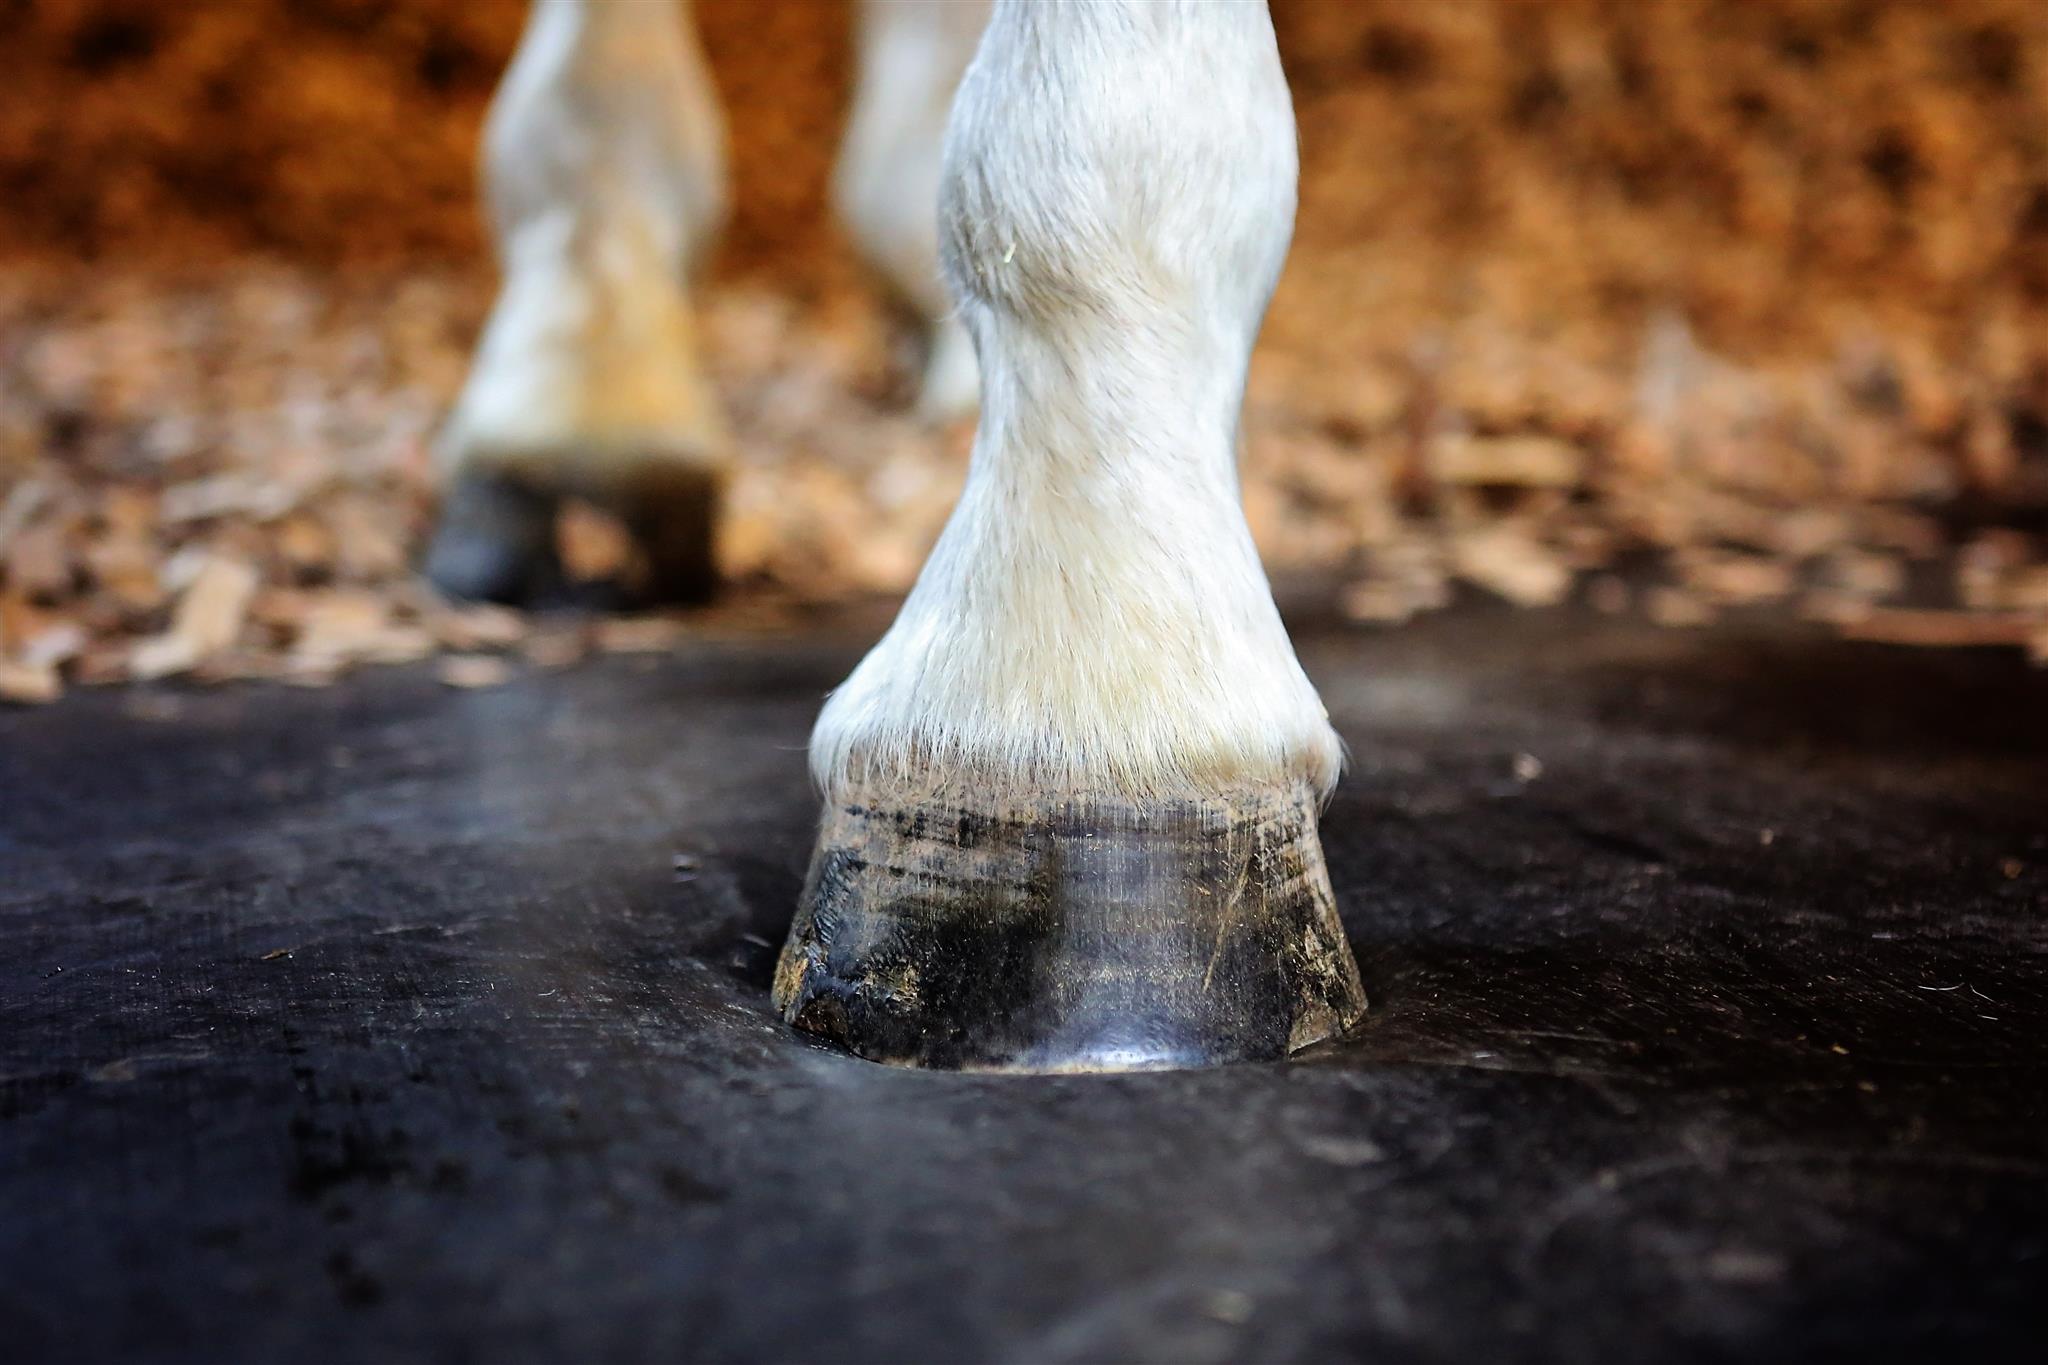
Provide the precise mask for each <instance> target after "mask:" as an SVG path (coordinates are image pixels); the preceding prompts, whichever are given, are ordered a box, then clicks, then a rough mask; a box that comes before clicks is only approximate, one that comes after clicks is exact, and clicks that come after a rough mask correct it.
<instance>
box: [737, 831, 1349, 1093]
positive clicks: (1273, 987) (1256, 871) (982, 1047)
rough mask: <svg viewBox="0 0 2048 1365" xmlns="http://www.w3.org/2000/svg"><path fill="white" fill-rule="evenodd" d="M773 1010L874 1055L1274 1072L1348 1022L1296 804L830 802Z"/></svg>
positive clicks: (1332, 908)
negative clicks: (1268, 1065)
mask: <svg viewBox="0 0 2048 1365" xmlns="http://www.w3.org/2000/svg"><path fill="white" fill-rule="evenodd" d="M775 997H776V1004H777V1006H778V1007H779V1008H780V1009H781V1011H782V1014H783V1017H784V1018H785V1019H786V1020H788V1021H789V1022H790V1023H792V1024H794V1025H795V1026H797V1027H798V1028H800V1029H804V1030H805V1031H807V1032H810V1033H814V1034H817V1035H819V1036H820V1037H823V1038H827V1039H830V1040H831V1041H833V1042H835V1043H838V1044H840V1045H841V1046H843V1047H845V1048H847V1049H848V1050H850V1051H852V1052H854V1053H856V1054H858V1055H860V1056H862V1057H866V1058H869V1059H870V1060H873V1061H878V1062H887V1063H891V1064H894V1065H899V1066H920V1067H935V1068H946V1069H957V1070H985V1071H1027V1072H1072V1071H1144V1070H1162V1069H1169V1068H1178V1067H1199V1066H1214V1065H1218V1064H1222V1063H1226V1062H1241V1061H1270V1060H1277V1059H1279V1058H1282V1057H1285V1056H1286V1055H1287V1054H1288V1053H1290V1052H1293V1051H1295V1050H1297V1049H1299V1048H1303V1047H1306V1046H1308V1045H1309V1044H1311V1043H1314V1042H1319V1041H1321V1040H1323V1039H1325V1038H1329V1037H1332V1036H1334V1035H1336V1034H1338V1033H1341V1032H1343V1031H1344V1030H1345V1029H1346V1028H1348V1027H1349V1026H1350V1025H1351V1024H1353V1023H1355V1022H1356V1021H1357V1020H1358V1018H1359V1017H1360V1016H1361V1015H1362V1014H1363V1013H1364V1011H1365V991H1364V988H1363V987H1362V986H1361V984H1360V982H1359V979H1358V967H1357V964H1356V963H1355V962H1354V961H1353V959H1352V956H1351V948H1350V945H1349V944H1348V943H1347V942H1346V941H1345V939H1344V934H1343V929H1342V927H1341V925H1340V924H1339V923H1338V920H1337V912H1336V904H1335V901H1334V899H1333V898H1332V896H1331V893H1330V883H1329V875H1328V872H1327V871H1326V870H1325V868H1324V866H1323V858H1322V846H1321V843H1320V841H1319V840H1318V838H1317V835H1316V820H1315V805H1314V803H1313V801H1312V800H1311V799H1310V798H1309V797H1308V796H1307V794H1306V793H1303V794H1301V795H1298V796H1296V795H1292V794H1264V795H1260V796H1258V797H1256V798H1246V799H1233V798H1218V799H1215V800H1204V801H1168V802H1156V803H1148V804H1144V805H1136V804H1127V803H1117V802H1100V801H1082V800H1073V801H1062V802H1052V803H1028V802H1020V803H1015V804H1012V805H1010V806H1007V807H1005V808H1003V809H994V810H992V809H989V808H987V807H986V806H978V807H963V806H962V805H947V804H941V803H933V802H925V803H912V804H896V805H891V804H888V803H882V802H877V803H873V804H862V803H853V804H842V805H840V806H838V807H836V808H833V809H829V810H828V811H827V812H826V814H825V818H824V822H823V826H822V829H821V830H820V833H819V839H818V847H817V852H816V854H815V856H814V857H813V858H812V861H811V870H810V876H809V878H808V880H807V881H806V883H805V886H804V893H803V901H802V904H801V906H800V907H799V909H798V911H797V917H796V922H795V924H794V925H793V926H792V927H791V929H790V937H789V943H788V945H787V946H786V947H785V948H784V949H783V952H782V960H781V964H780V965H779V967H778V968H777V971H776V980H775Z"/></svg>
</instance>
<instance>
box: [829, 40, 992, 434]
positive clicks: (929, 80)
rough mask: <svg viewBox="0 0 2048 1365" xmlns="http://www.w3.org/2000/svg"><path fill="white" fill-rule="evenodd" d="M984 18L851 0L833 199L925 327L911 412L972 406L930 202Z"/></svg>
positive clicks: (943, 414)
mask: <svg viewBox="0 0 2048 1365" xmlns="http://www.w3.org/2000/svg"><path fill="white" fill-rule="evenodd" d="M987 19H988V0H861V4H860V34H859V40H858V49H857V56H858V83H857V86H856V88H855V91H854V97H853V114H852V117H851V119H850V120H849V121H848V123H847V127H846V139H845V141H844V143H843V144H842V145H841V147H840V152H839V165H838V168H837V170H836V172H835V174H834V176H833V183H832V188H833V198H834V201H835V202H836V204H837V205H838V208H839V215H840V217H841V218H842V219H843V220H844V221H845V223H846V226H847V228H848V229H849V230H850V232H851V233H852V236H853V240H854V243H855V245H856V246H858V247H859V248H860V251H861V253H862V254H863V255H864V256H865V257H866V258H867V259H868V262H869V264H871V265H872V266H873V267H874V268H875V269H876V270H877V271H878V272H879V273H880V274H881V275H882V277H883V278H884V279H885V280H886V281H887V282H888V284H889V286H890V288H891V289H892V290H894V292H895V293H896V295H897V297H898V298H899V299H900V300H901V301H902V302H903V303H904V304H905V305H906V306H907V307H908V308H909V309H910V310H911V311H912V312H913V313H915V314H916V315H917V317H918V318H919V319H920V320H921V321H922V322H923V324H924V326H925V330H926V350H925V366H924V376H923V379H922V381H921V382H920V386H919V394H918V402H917V405H918V410H919V412H920V413H921V414H923V415H924V416H925V417H927V418H929V419H932V420H936V421H943V420H946V419H949V418H953V417H958V416H962V415H964V414H967V413H970V412H972V411H973V410H974V403H975V398H976V396H977V387H976V378H975V370H974V343H973V342H972V341H971V340H969V338H968V336H967V331H966V329H965V328H964V327H962V326H961V325H960V320H959V319H958V318H957V317H955V316H954V312H953V300H952V299H951V297H950V296H948V295H947V293H946V286H945V281H944V280H943V279H941V278H940V273H939V237H938V214H937V205H938V198H939V162H940V155H941V152H942V150H943V145H944V142H945V135H946V114H947V111H948V110H950V109H951V108H952V107H953V91H954V90H955V88H957V87H958V85H959V83H960V74H961V72H963V71H965V70H966V69H967V63H968V61H969V59H971V58H972V57H973V56H974V48H975V44H976V43H978V42H979V41H980V39H981V31H982V29H983V27H984V26H985V25H986V23H987Z"/></svg>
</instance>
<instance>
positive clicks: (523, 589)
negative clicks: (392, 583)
mask: <svg viewBox="0 0 2048 1365" xmlns="http://www.w3.org/2000/svg"><path fill="white" fill-rule="evenodd" d="M425 573H426V575H427V578H428V579H429V580H430V581H431V582H432V583H433V584H434V586H435V587H437V588H439V589H440V590H441V591H442V592H444V593H447V594H448V595H449V596H450V597H457V598H463V599H466V600H468V601H472V602H505V603H524V602H530V601H532V600H534V599H535V598H537V597H540V596H543V595H545V594H546V593H548V592H550V591H552V590H553V589H554V588H555V587H556V586H557V585H558V584H559V583H560V581H561V576H562V565H561V561H560V559H559V558H558V557H557V555H556V553H555V499H554V498H552V497H550V496H548V495H547V494H545V493H541V492H539V491H536V490H535V489H532V488H529V487H527V486H525V485H523V484H520V483H518V482H515V481H513V480H511V479H505V478H498V477H494V476H491V475H484V474H464V475H461V476H459V477H458V478H457V479H456V480H455V482H454V483H453V484H451V485H450V486H449V489H448V491H447V493H446V494H445V495H444V496H443V497H442V499H441V519H440V521H439V523H438V524H437V525H436V526H435V528H434V538H433V540H432V541H431V542H430V543H429V544H428V546H427V557H426V565H425Z"/></svg>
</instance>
